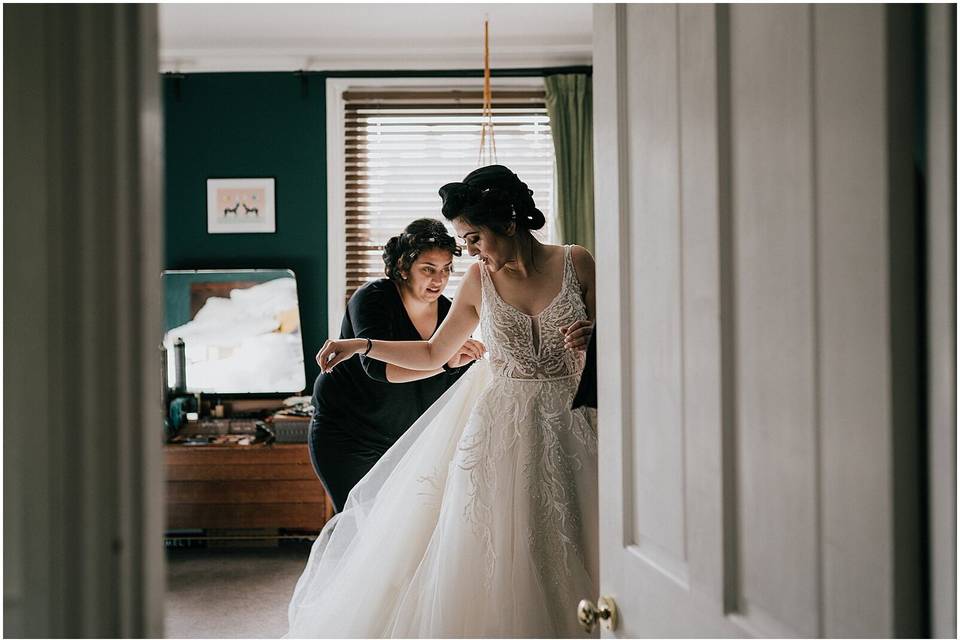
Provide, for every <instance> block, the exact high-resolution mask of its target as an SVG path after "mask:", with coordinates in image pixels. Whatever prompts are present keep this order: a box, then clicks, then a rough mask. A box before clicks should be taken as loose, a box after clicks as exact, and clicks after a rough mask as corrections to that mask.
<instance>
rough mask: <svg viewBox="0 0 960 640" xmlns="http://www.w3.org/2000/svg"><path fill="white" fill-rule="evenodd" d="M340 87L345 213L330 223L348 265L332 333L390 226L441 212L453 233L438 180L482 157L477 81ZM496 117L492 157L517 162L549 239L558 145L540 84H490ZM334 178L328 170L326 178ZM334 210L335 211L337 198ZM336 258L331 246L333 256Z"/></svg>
mask: <svg viewBox="0 0 960 640" xmlns="http://www.w3.org/2000/svg"><path fill="white" fill-rule="evenodd" d="M527 82H528V83H529V82H530V80H529V79H527ZM340 95H341V96H342V99H341V104H340V109H341V112H340V113H341V114H342V116H341V117H342V120H341V122H342V125H341V126H342V129H341V131H342V133H343V137H342V141H340V143H341V144H342V149H343V156H342V163H343V164H342V166H343V169H342V174H341V175H342V177H341V178H340V179H341V180H342V181H343V191H342V209H341V210H342V211H343V220H342V229H341V230H336V229H335V228H334V226H331V231H330V233H331V245H334V244H335V242H334V240H335V239H334V238H333V234H334V233H337V232H339V233H340V234H341V237H342V245H341V246H342V259H343V264H344V265H345V267H344V269H343V271H342V273H341V274H340V276H341V277H342V282H343V288H340V291H339V293H338V295H339V296H342V297H340V299H339V300H338V301H337V302H338V303H339V304H337V305H336V307H334V305H333V304H332V305H331V308H330V314H331V317H330V328H331V335H333V333H334V331H333V330H334V329H335V328H336V331H339V322H340V319H341V317H342V310H343V308H344V306H343V305H345V302H346V300H348V299H349V297H350V295H351V294H352V293H353V292H354V291H355V290H356V289H357V288H358V287H360V286H361V285H362V284H363V283H365V282H368V281H369V280H372V279H375V278H380V277H383V260H382V258H381V254H382V250H383V245H384V243H385V242H386V241H387V239H388V238H390V236H393V235H396V234H398V233H400V232H401V231H402V230H403V227H404V226H406V224H407V223H409V222H410V221H411V220H414V219H416V218H422V217H428V218H436V219H438V220H441V221H443V222H444V223H445V224H447V227H448V230H449V231H450V232H451V234H452V233H453V227H452V226H451V225H450V224H449V223H448V222H447V221H446V220H444V218H443V216H442V214H441V212H440V206H441V201H440V197H439V196H438V194H437V190H438V189H439V188H440V186H442V185H443V184H444V183H447V182H454V181H457V180H460V179H462V178H463V176H465V175H466V174H468V173H469V172H470V171H472V170H473V169H476V168H477V167H478V166H479V164H478V163H479V151H480V131H481V122H482V117H481V106H482V102H481V100H482V94H481V92H480V91H479V90H460V89H449V88H440V89H422V88H418V89H415V90H414V89H399V90H385V89H383V88H376V89H374V88H369V89H368V88H348V89H346V90H344V91H343V92H342V93H341V94H340ZM494 126H495V134H496V138H495V141H496V150H497V162H498V163H499V164H504V165H506V166H508V167H510V168H511V169H513V170H514V171H515V172H516V173H517V174H518V175H519V176H520V177H521V179H523V180H524V182H526V183H527V185H528V186H529V187H530V189H532V190H533V192H534V199H535V200H536V202H537V206H538V207H539V208H540V210H541V211H543V213H544V216H545V217H546V219H547V226H546V227H544V229H542V230H540V231H539V232H538V236H539V237H540V239H541V240H543V241H546V242H549V241H551V240H552V239H553V235H554V234H553V215H552V214H553V172H554V153H553V140H552V138H551V135H550V123H549V117H548V116H547V110H546V106H545V104H544V94H543V89H542V87H540V88H538V87H533V88H530V87H523V88H514V87H511V88H509V89H507V90H500V91H495V92H494ZM329 144H335V141H334V140H330V142H329ZM335 179H336V177H335V176H333V175H331V182H332V181H333V180H335ZM331 204H333V198H331ZM330 212H331V217H332V216H333V215H334V214H335V211H334V209H333V207H331V208H330ZM331 249H332V250H333V246H331ZM334 260H335V256H334V255H332V254H331V266H333V261H334ZM471 261H472V258H470V257H469V256H467V255H466V253H465V254H464V256H462V257H461V258H458V259H456V260H455V264H454V267H455V273H454V275H453V276H452V277H451V278H450V284H449V285H448V287H447V290H446V292H445V294H446V295H447V296H448V297H453V296H454V295H455V294H456V291H457V287H458V286H459V283H460V279H461V278H462V276H463V274H464V272H465V271H466V268H467V266H468V265H469V264H470V262H471ZM333 277H335V276H334V274H333V273H331V278H333ZM333 284H334V283H331V288H333ZM337 288H339V287H337ZM332 297H333V293H331V300H330V301H331V303H333V302H334V301H333V299H332ZM334 315H335V317H334Z"/></svg>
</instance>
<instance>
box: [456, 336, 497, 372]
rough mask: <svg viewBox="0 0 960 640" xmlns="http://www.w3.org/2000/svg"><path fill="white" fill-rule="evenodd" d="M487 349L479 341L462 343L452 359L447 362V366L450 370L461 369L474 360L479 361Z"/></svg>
mask: <svg viewBox="0 0 960 640" xmlns="http://www.w3.org/2000/svg"><path fill="white" fill-rule="evenodd" d="M486 351H487V348H486V347H485V346H483V343H482V342H480V341H479V340H474V339H472V338H471V339H470V340H467V341H466V342H464V343H463V346H462V347H460V349H459V350H458V351H457V352H456V353H455V354H453V357H452V358H450V359H449V360H447V366H448V367H450V368H451V369H456V368H457V367H462V366H464V365H466V364H468V363H470V362H473V361H474V360H479V359H480V358H482V357H483V354H484V353H486Z"/></svg>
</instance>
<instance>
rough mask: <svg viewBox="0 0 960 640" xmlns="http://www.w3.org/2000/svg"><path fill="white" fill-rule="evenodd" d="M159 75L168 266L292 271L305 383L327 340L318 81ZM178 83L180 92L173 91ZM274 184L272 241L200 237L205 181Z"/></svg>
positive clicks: (267, 236)
mask: <svg viewBox="0 0 960 640" xmlns="http://www.w3.org/2000/svg"><path fill="white" fill-rule="evenodd" d="M305 82H306V83H307V85H306V91H304V86H303V85H302V82H301V79H300V78H298V77H297V76H295V75H294V74H292V73H216V74H190V75H187V76H184V77H182V78H176V77H171V76H165V77H164V81H163V85H164V109H165V112H164V117H165V138H166V149H165V153H166V160H165V165H166V230H165V231H166V268H167V269H240V268H251V269H254V268H255V269H268V268H280V269H292V270H293V272H294V273H295V274H296V276H297V295H298V297H299V300H300V321H301V325H302V327H303V340H304V344H303V348H304V362H305V365H306V372H305V373H306V380H307V385H308V387H309V388H312V385H313V380H314V378H315V377H316V376H317V373H318V372H319V369H318V368H317V365H316V363H315V362H314V359H313V355H314V354H315V353H316V352H317V351H318V350H319V348H320V346H322V344H323V341H324V340H325V339H326V337H327V312H326V301H327V278H326V273H327V222H326V220H327V185H326V177H327V167H326V131H325V128H326V127H325V122H326V121H325V118H326V113H325V111H326V109H325V100H326V98H325V95H324V88H325V83H324V78H322V77H319V76H316V75H311V76H309V77H308V78H306V79H305ZM178 84H179V87H178V86H177V85H178ZM257 177H273V178H275V179H276V215H277V230H276V233H248V234H208V233H207V213H206V212H207V203H206V200H207V195H206V180H207V178H257Z"/></svg>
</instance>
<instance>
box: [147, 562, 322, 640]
mask: <svg viewBox="0 0 960 640" xmlns="http://www.w3.org/2000/svg"><path fill="white" fill-rule="evenodd" d="M166 554H167V599H166V618H165V622H166V636H167V637H168V638H279V637H280V636H282V635H283V634H285V633H286V632H287V605H288V604H289V603H290V596H291V595H293V587H294V586H295V585H296V583H297V578H299V577H300V573H301V572H302V571H303V568H304V566H305V565H306V562H307V556H308V555H309V554H310V545H309V544H290V545H283V546H280V547H273V548H261V549H257V548H249V549H229V548H211V549H206V548H170V549H167V550H166Z"/></svg>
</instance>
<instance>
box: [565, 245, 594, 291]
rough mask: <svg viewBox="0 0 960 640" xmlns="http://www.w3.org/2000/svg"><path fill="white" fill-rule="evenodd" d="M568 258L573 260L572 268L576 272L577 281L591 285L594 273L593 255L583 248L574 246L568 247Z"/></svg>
mask: <svg viewBox="0 0 960 640" xmlns="http://www.w3.org/2000/svg"><path fill="white" fill-rule="evenodd" d="M570 258H571V260H573V268H574V271H576V272H577V279H578V280H580V282H581V283H587V284H589V283H592V282H593V279H594V277H595V276H594V273H595V271H596V264H595V263H594V260H593V255H591V253H590V252H589V251H587V249H585V248H584V247H581V246H580V245H578V244H574V245H571V246H570Z"/></svg>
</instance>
